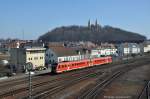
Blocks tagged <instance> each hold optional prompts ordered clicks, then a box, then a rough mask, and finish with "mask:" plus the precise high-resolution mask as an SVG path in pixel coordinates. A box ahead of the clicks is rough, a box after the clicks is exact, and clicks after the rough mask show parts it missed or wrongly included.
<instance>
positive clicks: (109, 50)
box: [91, 48, 117, 57]
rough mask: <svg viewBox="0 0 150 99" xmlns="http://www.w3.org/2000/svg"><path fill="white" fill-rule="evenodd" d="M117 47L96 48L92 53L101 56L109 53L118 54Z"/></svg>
mask: <svg viewBox="0 0 150 99" xmlns="http://www.w3.org/2000/svg"><path fill="white" fill-rule="evenodd" d="M116 54H117V49H115V48H102V49H95V50H91V55H97V56H98V57H100V56H108V55H116Z"/></svg>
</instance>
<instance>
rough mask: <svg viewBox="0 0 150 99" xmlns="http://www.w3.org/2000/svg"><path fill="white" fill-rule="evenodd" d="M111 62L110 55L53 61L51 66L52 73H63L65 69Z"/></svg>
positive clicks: (69, 69)
mask: <svg viewBox="0 0 150 99" xmlns="http://www.w3.org/2000/svg"><path fill="white" fill-rule="evenodd" d="M109 63H112V57H111V56H106V57H99V58H92V59H83V60H77V61H68V62H60V63H55V64H53V65H52V66H51V71H52V73H57V74H58V73H63V72H66V71H71V70H76V69H82V68H88V67H92V66H96V65H102V64H109Z"/></svg>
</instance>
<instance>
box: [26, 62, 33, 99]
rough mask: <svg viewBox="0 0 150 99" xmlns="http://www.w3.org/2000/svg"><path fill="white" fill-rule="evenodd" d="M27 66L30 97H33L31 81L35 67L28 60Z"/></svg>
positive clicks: (30, 98)
mask: <svg viewBox="0 0 150 99" xmlns="http://www.w3.org/2000/svg"><path fill="white" fill-rule="evenodd" d="M26 68H27V70H28V71H29V99H32V82H31V71H32V69H33V64H32V63H31V62H28V63H27V64H26Z"/></svg>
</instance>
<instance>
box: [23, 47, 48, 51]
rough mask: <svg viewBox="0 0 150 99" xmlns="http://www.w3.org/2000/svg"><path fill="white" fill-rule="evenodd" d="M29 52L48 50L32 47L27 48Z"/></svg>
mask: <svg viewBox="0 0 150 99" xmlns="http://www.w3.org/2000/svg"><path fill="white" fill-rule="evenodd" d="M25 49H26V50H27V51H37V50H38V51H39V50H45V49H46V48H42V47H30V48H25Z"/></svg>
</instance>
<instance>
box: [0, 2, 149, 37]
mask: <svg viewBox="0 0 150 99" xmlns="http://www.w3.org/2000/svg"><path fill="white" fill-rule="evenodd" d="M89 19H91V21H92V22H93V23H94V21H95V20H96V19H97V20H98V22H99V23H100V24H101V25H102V26H104V25H111V26H113V27H119V28H122V29H125V30H128V31H132V32H136V33H140V34H142V35H145V36H147V37H148V38H150V0H0V35H1V36H0V38H8V37H9V38H20V39H22V38H23V31H24V38H25V39H37V38H38V37H39V36H40V35H42V34H44V33H46V32H47V31H49V30H51V29H53V28H55V27H59V26H68V25H87V22H88V20H89Z"/></svg>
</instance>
